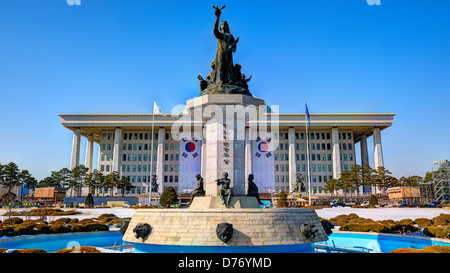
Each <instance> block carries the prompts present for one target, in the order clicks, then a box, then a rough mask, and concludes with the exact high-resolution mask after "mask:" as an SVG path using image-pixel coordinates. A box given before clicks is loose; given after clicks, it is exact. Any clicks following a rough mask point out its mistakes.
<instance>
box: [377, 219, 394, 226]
mask: <svg viewBox="0 0 450 273" xmlns="http://www.w3.org/2000/svg"><path fill="white" fill-rule="evenodd" d="M376 222H377V223H379V224H383V225H394V224H395V221H394V220H392V219H389V220H378V221H376Z"/></svg>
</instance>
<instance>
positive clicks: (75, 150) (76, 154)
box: [70, 128, 81, 170]
mask: <svg viewBox="0 0 450 273" xmlns="http://www.w3.org/2000/svg"><path fill="white" fill-rule="evenodd" d="M80 139H81V129H80V128H75V129H74V130H73V141H72V157H71V159H70V169H71V170H72V169H73V168H75V167H76V166H78V165H80Z"/></svg>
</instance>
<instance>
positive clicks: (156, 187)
mask: <svg viewBox="0 0 450 273" xmlns="http://www.w3.org/2000/svg"><path fill="white" fill-rule="evenodd" d="M157 180H158V177H157V176H156V175H153V176H152V185H151V186H152V192H158V190H159V185H158V182H156V181H157Z"/></svg>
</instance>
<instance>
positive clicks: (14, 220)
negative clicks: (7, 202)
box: [2, 217, 23, 225]
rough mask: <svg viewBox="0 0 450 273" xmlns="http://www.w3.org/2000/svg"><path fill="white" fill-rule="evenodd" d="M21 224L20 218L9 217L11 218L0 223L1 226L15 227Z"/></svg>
mask: <svg viewBox="0 0 450 273" xmlns="http://www.w3.org/2000/svg"><path fill="white" fill-rule="evenodd" d="M22 222H23V220H22V218H20V217H11V218H7V219H5V220H4V221H3V223H2V225H17V224H20V223H22Z"/></svg>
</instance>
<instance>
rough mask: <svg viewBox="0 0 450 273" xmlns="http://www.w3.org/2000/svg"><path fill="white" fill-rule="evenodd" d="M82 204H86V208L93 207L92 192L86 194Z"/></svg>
mask: <svg viewBox="0 0 450 273" xmlns="http://www.w3.org/2000/svg"><path fill="white" fill-rule="evenodd" d="M84 205H85V206H86V208H92V207H94V197H92V193H89V194H88V195H87V196H86V199H85V201H84Z"/></svg>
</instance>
